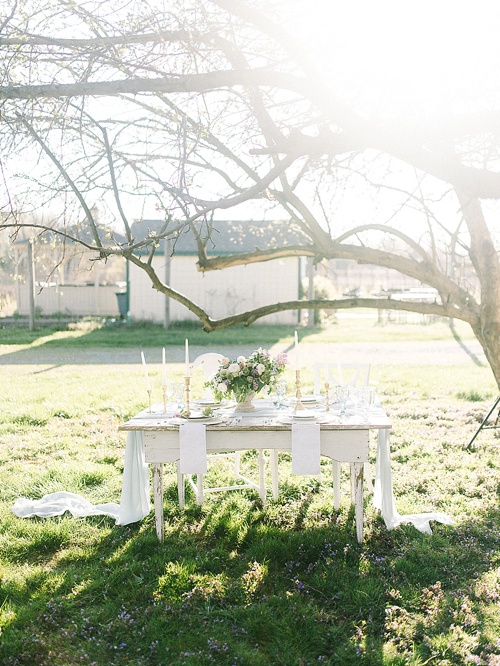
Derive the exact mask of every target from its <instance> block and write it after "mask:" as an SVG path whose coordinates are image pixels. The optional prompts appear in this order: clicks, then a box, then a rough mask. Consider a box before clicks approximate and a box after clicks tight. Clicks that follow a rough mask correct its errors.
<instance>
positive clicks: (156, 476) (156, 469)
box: [152, 463, 164, 541]
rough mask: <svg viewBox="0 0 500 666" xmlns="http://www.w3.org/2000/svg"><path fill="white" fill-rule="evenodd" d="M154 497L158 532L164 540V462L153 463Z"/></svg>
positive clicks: (160, 538)
mask: <svg viewBox="0 0 500 666" xmlns="http://www.w3.org/2000/svg"><path fill="white" fill-rule="evenodd" d="M152 467H153V497H154V505H155V522H156V534H157V535H158V539H159V540H160V541H163V537H164V524H163V463H153V465H152Z"/></svg>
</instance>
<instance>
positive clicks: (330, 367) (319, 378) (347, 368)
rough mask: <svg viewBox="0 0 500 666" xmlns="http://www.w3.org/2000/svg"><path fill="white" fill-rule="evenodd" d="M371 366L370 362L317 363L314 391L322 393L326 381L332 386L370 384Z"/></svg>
mask: <svg viewBox="0 0 500 666" xmlns="http://www.w3.org/2000/svg"><path fill="white" fill-rule="evenodd" d="M370 367H371V366H370V364H369V363H329V362H328V361H326V362H325V363H315V364H314V366H313V369H314V393H317V394H318V393H321V389H322V388H324V386H325V383H326V382H328V383H329V384H330V387H331V388H333V387H334V386H338V385H343V386H368V384H369V383H370Z"/></svg>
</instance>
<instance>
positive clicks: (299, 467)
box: [292, 423, 321, 475]
mask: <svg viewBox="0 0 500 666" xmlns="http://www.w3.org/2000/svg"><path fill="white" fill-rule="evenodd" d="M319 433H320V428H319V423H292V474H313V475H317V474H319V473H320V469H321V466H320V445H319Z"/></svg>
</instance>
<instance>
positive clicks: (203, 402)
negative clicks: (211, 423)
mask: <svg viewBox="0 0 500 666" xmlns="http://www.w3.org/2000/svg"><path fill="white" fill-rule="evenodd" d="M195 403H196V404H197V405H202V406H203V407H222V406H223V405H226V404H227V400H222V401H221V402H215V401H214V400H195Z"/></svg>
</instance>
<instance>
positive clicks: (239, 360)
mask: <svg viewBox="0 0 500 666" xmlns="http://www.w3.org/2000/svg"><path fill="white" fill-rule="evenodd" d="M236 362H237V363H238V364H239V365H246V362H247V360H246V358H245V357H244V356H238V358H237V359H236Z"/></svg>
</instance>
